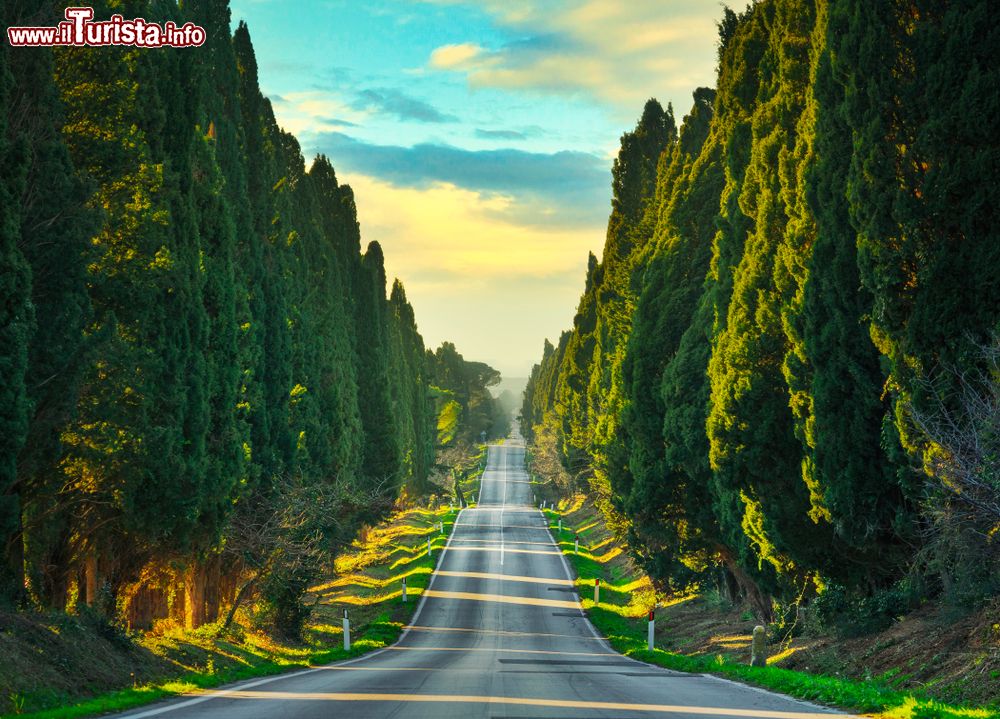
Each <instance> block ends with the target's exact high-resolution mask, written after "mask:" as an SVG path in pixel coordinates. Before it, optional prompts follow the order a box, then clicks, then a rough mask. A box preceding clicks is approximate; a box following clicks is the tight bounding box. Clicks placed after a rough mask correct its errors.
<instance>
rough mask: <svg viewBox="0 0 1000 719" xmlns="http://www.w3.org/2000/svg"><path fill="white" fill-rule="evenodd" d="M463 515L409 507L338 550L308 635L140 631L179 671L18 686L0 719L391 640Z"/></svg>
mask: <svg viewBox="0 0 1000 719" xmlns="http://www.w3.org/2000/svg"><path fill="white" fill-rule="evenodd" d="M457 515H458V510H457V508H456V509H453V510H452V509H449V507H448V506H447V505H444V506H441V507H439V508H437V509H410V510H404V511H401V512H398V513H396V514H395V515H394V516H392V517H391V518H390V519H389V520H387V521H386V522H385V523H384V524H382V525H379V526H378V527H375V528H372V529H370V530H369V531H368V532H367V533H365V534H364V535H363V536H362V537H361V538H359V540H358V541H356V542H355V544H354V547H353V549H352V551H350V552H348V553H346V554H344V555H342V556H341V557H338V558H337V560H336V572H335V576H333V577H331V578H330V579H329V580H328V581H325V582H321V583H319V584H317V585H316V586H314V587H313V588H312V589H311V591H310V595H309V597H308V599H309V600H310V601H311V602H312V603H313V605H314V609H313V614H312V619H311V621H310V623H309V625H308V626H307V627H306V629H305V632H304V641H303V642H301V643H285V642H280V641H277V640H274V639H272V638H270V637H268V636H266V635H264V634H262V633H259V632H253V631H250V630H247V629H245V628H244V629H240V630H238V631H237V632H236V634H235V636H230V637H227V638H225V639H223V638H218V637H216V636H215V635H216V630H217V626H216V625H206V626H205V627H202V628H200V629H199V630H196V631H195V632H181V631H180V630H174V631H167V632H165V633H162V634H159V635H155V636H154V635H148V636H145V637H140V638H138V640H137V642H136V644H137V646H136V647H134V648H133V651H145V652H151V653H153V654H157V655H162V656H163V657H164V658H166V659H167V661H166V662H165V663H166V665H167V666H171V667H176V669H177V671H175V672H168V673H167V675H166V676H161V677H159V678H157V679H155V680H153V681H147V682H143V683H141V684H139V685H137V686H133V687H127V688H122V689H118V690H113V691H105V692H101V693H98V694H97V695H96V696H93V697H90V698H83V699H80V698H78V697H70V696H65V695H64V696H59V695H58V694H55V693H52V692H51V691H46V690H40V691H38V692H37V693H27V692H25V693H23V694H13V693H12V694H11V695H10V696H8V697H4V699H6V700H7V704H8V706H9V707H12V711H7V713H5V714H2V715H0V719H8V718H9V717H31V718H32V719H73V718H75V717H88V716H93V715H96V714H102V713H106V712H116V711H125V710H128V709H133V708H135V707H139V706H142V705H145V704H149V703H151V702H154V701H158V700H161V699H166V698H170V697H176V696H180V695H185V694H197V693H200V692H203V691H205V690H208V689H213V688H215V687H219V686H222V685H224V684H230V683H232V682H237V681H242V680H247V679H253V678H258V677H266V676H272V675H276V674H281V673H284V672H289V671H294V670H300V669H306V668H309V667H313V666H321V665H324V664H329V663H331V662H336V661H341V660H344V659H350V658H354V657H358V656H361V655H363V654H367V653H368V652H371V651H374V650H376V649H380V648H382V647H385V646H389V645H391V644H393V643H394V642H395V641H396V640H397V639H399V636H400V634H401V633H402V630H403V627H404V626H405V625H406V624H408V623H409V621H410V619H411V618H412V616H413V613H414V611H415V610H416V607H417V603H418V602H419V599H420V595H421V594H422V593H423V591H424V589H425V588H426V586H427V583H428V582H429V580H430V576H431V573H432V572H433V570H434V565H435V563H436V561H437V558H438V554H439V553H440V552H441V551H442V550H443V548H444V545H445V543H446V541H447V537H448V535H449V534H450V533H451V530H452V527H453V525H454V521H455V518H456V517H457ZM439 523H442V525H443V531H442V528H441V526H442V525H439ZM428 540H430V548H431V552H430V554H428V544H427V542H428ZM404 577H405V578H406V582H407V599H408V601H407V602H405V603H404V602H403V601H402V580H403V578H404ZM345 609H346V610H347V611H348V614H349V617H350V619H351V628H352V631H351V634H352V640H353V641H352V642H351V648H350V650H348V651H345V650H344V649H343V629H342V618H343V611H344V610H345ZM40 705H41V706H40Z"/></svg>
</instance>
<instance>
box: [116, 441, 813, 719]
mask: <svg viewBox="0 0 1000 719" xmlns="http://www.w3.org/2000/svg"><path fill="white" fill-rule="evenodd" d="M831 715H832V714H831V713H828V712H827V710H824V709H820V708H818V707H815V706H813V705H809V704H805V703H803V702H799V701H796V700H793V699H789V698H787V697H782V696H779V695H775V694H770V693H767V692H764V691H761V690H758V689H752V688H749V687H745V686H742V685H739V684H735V683H732V682H727V681H724V680H721V679H716V678H714V677H708V676H699V675H691V674H681V673H677V672H671V671H667V670H663V669H658V668H655V667H651V666H649V665H646V664H642V663H640V662H637V661H633V660H630V659H626V658H625V657H622V656H621V655H619V654H616V653H614V652H613V651H612V650H611V649H610V648H609V647H608V646H607V645H606V644H605V642H604V641H603V640H602V639H600V638H599V637H598V636H597V634H596V633H595V631H594V630H593V628H592V627H591V625H590V623H589V622H588V621H587V620H586V619H585V618H584V617H583V615H582V612H581V609H580V605H579V603H578V601H577V595H576V593H575V591H574V589H573V586H572V583H571V582H570V578H569V570H568V568H567V566H566V563H565V561H564V559H563V557H562V555H561V554H560V553H559V552H558V551H557V549H556V546H555V544H554V543H553V541H552V539H551V536H550V534H549V532H548V530H547V529H546V526H545V521H544V519H543V517H542V515H541V513H540V512H539V511H538V510H537V509H536V508H535V507H534V506H532V491H531V485H530V484H529V482H528V477H527V475H526V473H525V468H524V445H523V443H522V442H521V441H520V439H519V438H518V437H516V436H515V437H513V438H511V439H510V440H508V441H507V442H506V443H505V444H503V445H498V446H491V447H490V450H489V461H488V465H487V470H486V473H485V476H484V481H483V484H482V492H481V494H480V499H479V504H478V506H477V507H475V508H472V509H465V510H463V511H462V512H461V514H460V515H459V518H458V521H457V523H456V526H455V530H454V532H453V534H452V536H451V538H450V540H449V542H448V546H447V549H446V550H445V551H444V553H443V554H442V556H441V558H440V560H439V562H438V568H437V571H436V573H435V575H434V577H433V579H432V581H431V585H430V588H429V589H428V591H427V593H426V594H425V597H424V599H423V600H422V602H421V604H420V605H419V608H418V610H417V613H416V615H415V617H414V619H413V624H412V626H410V627H409V628H408V629H407V631H406V633H405V634H404V635H403V637H402V639H401V640H400V641H399V642H398V643H397V644H396V645H394V646H392V647H388V648H386V649H383V650H380V651H378V652H374V653H372V654H370V655H367V656H366V657H362V658H360V659H355V660H353V661H348V662H341V663H339V664H333V665H330V666H326V667H320V668H316V669H309V670H304V671H299V672H295V673H292V674H288V675H284V676H280V677H269V678H266V679H257V680H251V681H248V682H243V683H240V684H235V685H232V686H231V687H228V688H225V689H222V690H218V691H215V692H211V693H209V694H206V695H199V696H196V697H193V698H181V699H176V700H173V701H170V702H166V703H161V704H157V705H153V706H151V707H148V708H146V709H140V710H135V711H132V712H129V713H127V714H123V715H120V716H122V717H129V718H130V719H139V717H154V716H155V717H165V719H190V718H192V717H206V718H208V719H252V718H257V719H271V718H272V717H294V718H295V719H320V718H321V717H322V718H323V719H326V718H328V717H351V718H352V719H354V718H362V717H379V718H380V719H383V718H388V717H393V718H396V717H400V718H401V717H431V718H438V717H442V718H443V717H462V718H463V719H473V718H474V717H508V718H510V719H513V718H515V717H588V718H589V717H615V718H616V719H622V718H624V717H653V716H671V717H692V718H693V717H698V719H704V718H705V717H754V718H759V719H829V717H830V716H831Z"/></svg>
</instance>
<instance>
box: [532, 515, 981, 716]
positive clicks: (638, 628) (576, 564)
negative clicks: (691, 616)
mask: <svg viewBox="0 0 1000 719" xmlns="http://www.w3.org/2000/svg"><path fill="white" fill-rule="evenodd" d="M546 514H547V516H548V517H549V525H550V530H551V531H552V533H553V535H554V536H555V537H556V543H557V544H558V545H559V547H560V549H561V550H562V552H563V554H565V555H566V558H567V560H568V561H569V563H570V564H571V565H572V566H573V568H574V570H575V571H576V575H577V578H578V579H577V582H576V583H577V586H578V587H579V589H580V596H581V600H582V603H583V607H584V610H585V611H586V613H587V616H588V617H589V619H590V621H591V622H592V623H593V625H594V626H595V627H596V628H597V630H598V631H599V632H600V633H601V635H602V636H604V637H605V638H607V639H608V641H609V642H610V644H611V646H612V647H613V648H614V649H615V650H616V651H618V652H620V653H622V654H624V655H625V656H629V657H632V658H634V659H638V660H639V661H643V662H647V663H649V664H656V665H658V666H662V667H665V668H667V669H674V670H677V671H683V672H691V673H696V674H714V675H717V676H722V677H725V678H728V679H734V680H737V681H741V682H745V683H747V684H753V685H755V686H758V687H762V688H765V689H770V690H773V691H776V692H780V693H782V694H787V695H789V696H793V697H797V698H799V699H806V700H809V701H814V702H819V703H821V704H828V705H831V706H836V707H840V708H841V709H848V710H853V711H858V712H864V713H866V714H874V715H877V716H879V717H885V718H886V719H1000V710H998V709H997V708H995V707H993V708H991V707H979V708H976V707H967V706H958V705H951V704H944V703H941V702H937V701H934V700H933V699H930V698H927V697H923V696H920V695H919V694H916V693H913V692H901V691H899V690H897V689H894V688H892V687H891V686H888V685H886V684H884V683H882V682H878V681H864V682H862V681H855V680H852V679H845V678H841V677H830V676H824V675H818V674H810V673H807V672H800V671H795V670H791V669H782V668H779V667H751V666H749V665H746V664H739V663H736V662H732V661H729V660H727V659H726V658H725V657H722V656H721V655H720V656H716V657H709V656H705V655H685V654H677V653H674V652H668V651H664V650H661V649H654V650H653V651H649V649H648V648H647V643H646V632H647V623H646V617H645V612H644V611H642V610H643V609H646V610H648V608H649V606H651V605H652V598H650V597H645V598H644V597H643V595H642V593H641V592H636V591H634V590H632V591H626V590H625V587H629V589H630V590H631V588H632V587H633V586H635V585H636V583H637V580H636V578H633V577H627V576H625V577H621V576H616V574H618V573H619V572H616V571H614V569H615V568H614V567H613V566H609V565H611V563H610V562H602V561H600V557H601V554H600V552H599V551H598V552H592V551H591V549H590V546H589V543H587V541H586V540H587V538H588V536H587V535H588V532H586V531H584V532H581V533H580V540H581V541H580V551H579V553H575V552H574V551H573V528H570V529H567V523H566V521H565V517H564V525H563V526H564V530H563V532H562V535H561V536H556V535H558V532H557V531H556V522H557V521H558V519H559V517H560V516H562V515H560V513H559V512H556V511H547V512H546ZM598 577H600V578H601V604H600V606H595V605H594V602H593V600H592V597H593V585H594V579H595V578H598ZM643 604H645V606H643ZM887 679H890V680H891V677H887Z"/></svg>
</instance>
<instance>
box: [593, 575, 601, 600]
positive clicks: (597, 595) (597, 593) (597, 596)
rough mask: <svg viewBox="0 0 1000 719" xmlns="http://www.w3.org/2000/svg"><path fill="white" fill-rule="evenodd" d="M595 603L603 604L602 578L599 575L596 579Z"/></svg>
mask: <svg viewBox="0 0 1000 719" xmlns="http://www.w3.org/2000/svg"><path fill="white" fill-rule="evenodd" d="M594 604H595V605H596V606H598V607H599V606H601V578H600V577H598V578H597V579H595V580H594Z"/></svg>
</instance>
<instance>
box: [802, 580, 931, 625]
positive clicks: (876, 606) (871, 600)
mask: <svg viewBox="0 0 1000 719" xmlns="http://www.w3.org/2000/svg"><path fill="white" fill-rule="evenodd" d="M915 603H916V596H915V593H914V592H913V591H912V590H911V589H910V587H909V586H908V585H907V584H906V583H905V582H900V583H897V584H895V585H893V586H892V587H889V588H886V589H877V590H875V591H874V592H871V593H865V592H862V591H859V590H856V589H853V590H849V589H847V588H845V587H843V586H841V585H839V584H830V585H827V587H826V588H825V589H824V591H823V592H822V593H820V595H819V596H818V597H816V599H814V600H813V602H812V610H813V613H814V615H815V617H816V620H817V621H818V622H819V624H820V626H821V627H822V628H823V629H825V630H827V631H830V632H833V633H834V634H836V635H838V636H840V637H843V638H850V637H860V636H864V635H866V634H874V633H875V632H880V631H882V630H883V629H886V628H888V627H889V626H890V625H891V624H892V623H893V622H894V621H896V620H897V619H898V618H899V617H901V616H903V615H904V614H906V613H907V612H908V611H910V610H911V609H913V608H914V605H915Z"/></svg>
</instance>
